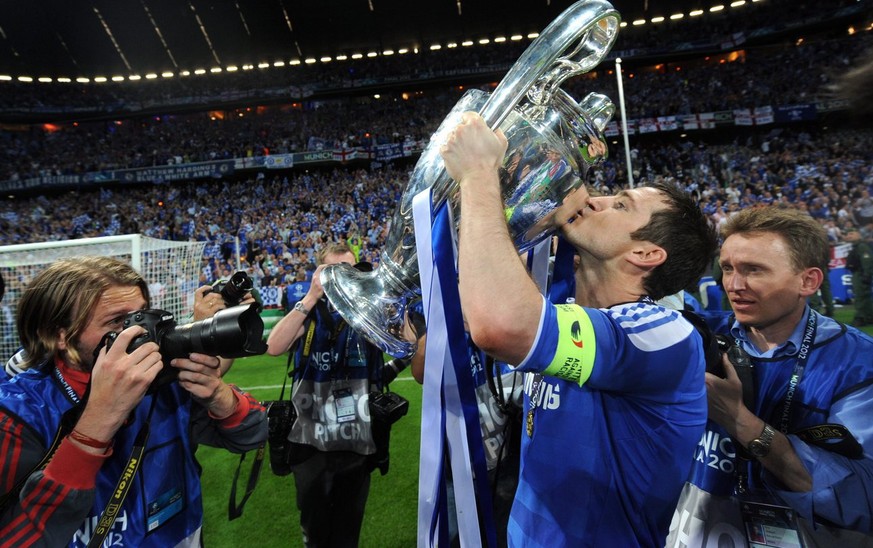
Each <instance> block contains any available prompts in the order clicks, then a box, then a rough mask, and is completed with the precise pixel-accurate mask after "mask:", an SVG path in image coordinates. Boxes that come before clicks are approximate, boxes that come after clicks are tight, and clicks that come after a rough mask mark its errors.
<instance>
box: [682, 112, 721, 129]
mask: <svg viewBox="0 0 873 548" xmlns="http://www.w3.org/2000/svg"><path fill="white" fill-rule="evenodd" d="M680 118H681V120H682V129H686V130H691V129H713V128H715V113H714V112H702V113H700V114H688V115H685V116H681V117H680Z"/></svg>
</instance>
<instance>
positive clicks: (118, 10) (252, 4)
mask: <svg viewBox="0 0 873 548" xmlns="http://www.w3.org/2000/svg"><path fill="white" fill-rule="evenodd" d="M572 3H573V2H572V1H571V0H318V1H317V2H301V1H300V0H90V1H80V0H38V1H36V2H7V3H6V5H5V6H4V8H3V10H0V74H12V75H21V74H29V75H30V76H33V77H34V78H38V77H40V76H49V77H58V76H67V77H71V78H75V77H77V76H95V75H98V74H102V75H104V76H111V75H113V74H120V75H124V76H129V75H132V74H147V73H157V74H160V73H162V72H179V71H182V70H191V71H193V70H195V69H197V68H202V69H206V70H209V69H210V68H212V67H227V66H231V65H237V66H242V65H244V64H254V65H257V64H258V63H262V62H266V63H275V62H276V61H285V62H288V61H290V60H293V59H298V60H300V61H305V59H307V58H313V59H320V58H321V57H325V56H332V57H335V56H337V55H338V54H346V55H351V54H352V53H356V52H357V53H362V54H364V55H366V54H367V53H369V52H371V51H374V52H379V53H381V52H384V51H385V50H393V51H398V50H399V49H401V48H409V49H410V50H413V49H414V48H416V47H417V48H427V47H430V45H431V44H432V43H434V42H445V41H447V40H457V41H462V40H465V39H473V40H477V39H478V38H480V37H490V38H493V37H495V36H497V35H501V34H502V35H505V36H507V37H509V36H510V35H512V34H522V35H526V34H528V33H530V32H538V31H540V30H542V29H543V28H544V27H545V26H546V25H547V24H548V23H549V22H551V21H552V20H554V19H555V18H556V17H557V16H558V15H559V14H560V13H561V12H563V11H564V9H566V8H567V7H568V6H569V5H571V4H572ZM713 3H719V2H715V0H713V1H712V2H706V1H705V0H704V4H703V5H704V6H709V5H710V4H713ZM613 5H614V6H615V7H616V9H618V11H619V12H620V13H621V15H622V18H623V20H625V21H632V20H634V19H637V18H640V17H653V16H656V15H662V16H665V17H669V16H670V15H671V14H672V13H675V12H677V11H682V7H683V6H684V7H685V10H686V11H687V10H688V9H690V7H691V6H694V7H699V6H701V2H700V0H666V1H665V0H661V1H659V2H654V1H653V2H652V5H651V6H650V5H649V0H614V1H613Z"/></svg>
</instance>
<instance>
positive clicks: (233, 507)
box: [227, 329, 312, 521]
mask: <svg viewBox="0 0 873 548" xmlns="http://www.w3.org/2000/svg"><path fill="white" fill-rule="evenodd" d="M310 331H312V330H311V329H310ZM299 341H300V339H297V341H295V343H294V345H292V347H291V348H290V349H288V363H287V364H286V365H285V377H284V378H283V379H282V390H281V392H279V400H280V401H281V400H283V399H285V387H286V385H287V384H288V378H289V377H292V375H293V373H294V371H293V370H292V369H291V363H292V362H293V360H294V354H295V353H296V351H297V345H298V344H299ZM307 341H308V342H309V343H310V344H311V342H312V336H311V333H310V334H309V336H308V337H307ZM291 383H292V386H293V383H294V381H293V380H292V381H291ZM288 397H289V398H290V397H291V396H290V392H289V396H288ZM262 403H263V402H262ZM266 447H267V442H263V443H261V444H260V445H259V446H258V448H257V449H255V459H254V460H253V461H252V469H251V471H250V472H249V480H248V482H246V492H245V493H244V494H243V497H242V499H240V501H239V504H237V502H236V486H237V484H238V483H239V473H240V470H242V465H243V461H245V460H246V455H247V454H248V453H243V454H242V455H240V456H239V462H238V463H237V465H236V471H235V472H234V473H233V483H231V485H230V499H229V500H228V501H227V520H228V521H233V520H235V519H236V518H238V517H240V516H241V515H242V513H243V507H244V506H245V505H246V502H247V501H248V500H249V497H250V496H252V493H254V492H255V487H257V486H258V480H259V479H260V478H261V468H263V465H264V453H265V449H266Z"/></svg>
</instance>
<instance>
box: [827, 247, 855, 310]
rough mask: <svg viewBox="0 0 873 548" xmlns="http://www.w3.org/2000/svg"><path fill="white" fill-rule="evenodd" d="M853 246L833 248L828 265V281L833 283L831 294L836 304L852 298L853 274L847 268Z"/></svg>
mask: <svg viewBox="0 0 873 548" xmlns="http://www.w3.org/2000/svg"><path fill="white" fill-rule="evenodd" d="M851 249H852V244H838V245H832V246H831V258H830V262H829V263H828V280H829V281H830V282H831V294H832V295H833V299H834V301H835V302H842V303H844V302H846V301H848V300H849V299H851V298H852V273H851V272H849V269H848V268H846V257H848V256H849V251H851Z"/></svg>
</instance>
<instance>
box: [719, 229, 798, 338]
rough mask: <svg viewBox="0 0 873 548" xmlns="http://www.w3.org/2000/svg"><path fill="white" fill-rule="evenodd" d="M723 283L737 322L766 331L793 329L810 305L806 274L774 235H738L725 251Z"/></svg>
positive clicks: (722, 253)
mask: <svg viewBox="0 0 873 548" xmlns="http://www.w3.org/2000/svg"><path fill="white" fill-rule="evenodd" d="M719 262H720V264H721V269H722V276H723V277H722V283H723V285H724V289H725V291H726V292H727V294H728V298H729V299H730V303H731V308H732V309H733V311H734V315H735V316H736V318H737V320H738V321H739V322H740V323H742V324H743V325H746V326H750V327H754V328H757V329H759V330H764V329H767V328H773V327H780V326H783V325H784V326H788V327H791V326H789V325H788V324H789V323H790V324H792V325H793V323H794V322H795V321H796V314H797V313H798V312H799V310H802V309H803V307H804V306H805V304H806V295H805V294H804V291H803V280H804V272H803V271H799V272H798V271H797V270H796V269H795V267H794V266H793V264H792V261H791V256H790V254H789V248H788V245H787V244H786V242H785V240H784V239H783V238H782V237H781V236H779V235H776V234H773V233H760V234H734V235H732V236H729V237H728V238H727V239H726V240H725V242H724V244H723V245H722V248H721V255H720V257H719Z"/></svg>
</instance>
